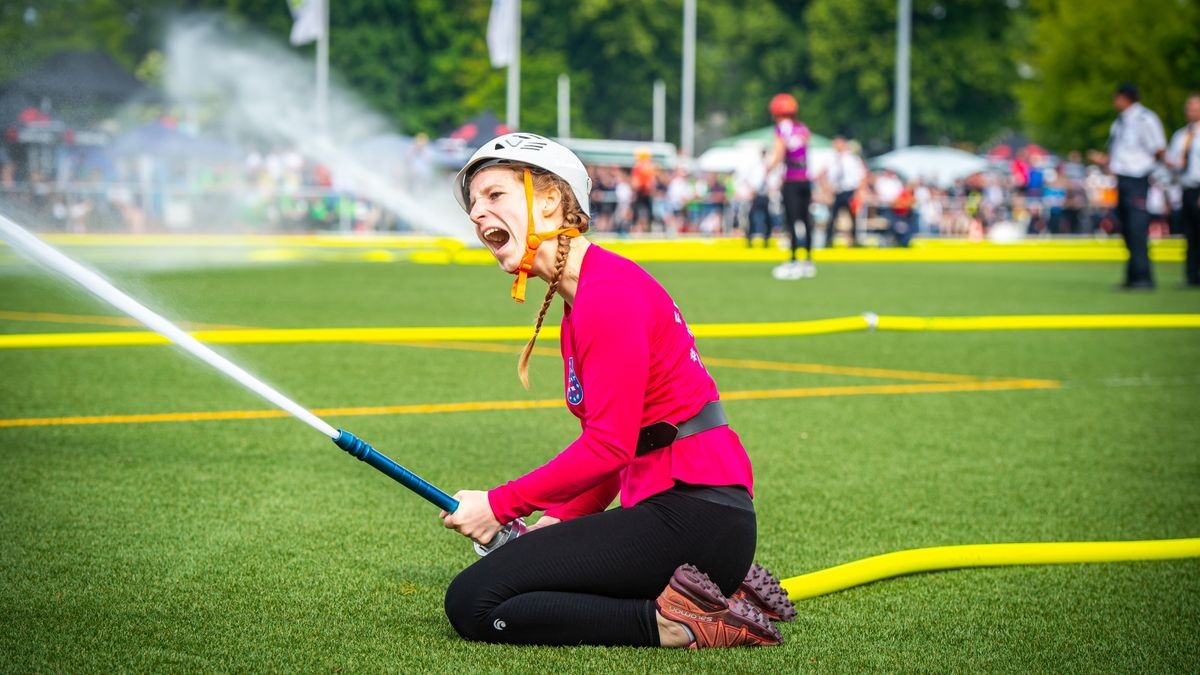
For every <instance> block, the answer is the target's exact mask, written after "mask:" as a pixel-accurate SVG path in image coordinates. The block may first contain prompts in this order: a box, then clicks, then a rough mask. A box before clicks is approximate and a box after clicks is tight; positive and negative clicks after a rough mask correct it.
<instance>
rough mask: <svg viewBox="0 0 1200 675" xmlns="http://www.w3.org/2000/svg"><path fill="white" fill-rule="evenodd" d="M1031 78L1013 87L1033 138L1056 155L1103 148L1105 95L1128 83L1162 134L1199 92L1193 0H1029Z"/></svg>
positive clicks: (1108, 107)
mask: <svg viewBox="0 0 1200 675" xmlns="http://www.w3.org/2000/svg"><path fill="white" fill-rule="evenodd" d="M1034 10H1035V12H1036V19H1035V24H1034V28H1033V31H1032V36H1031V40H1030V45H1031V50H1030V52H1029V55H1028V66H1029V67H1030V70H1031V77H1030V79H1028V80H1027V81H1025V82H1023V83H1021V84H1020V85H1019V86H1018V87H1017V88H1016V92H1017V96H1018V97H1019V100H1020V102H1021V110H1022V116H1023V118H1024V120H1025V121H1026V122H1027V123H1028V126H1029V129H1030V131H1031V133H1032V135H1033V136H1034V137H1035V138H1037V139H1038V140H1040V141H1042V142H1043V143H1045V144H1046V145H1048V146H1049V147H1052V148H1055V149H1058V150H1064V151H1065V150H1070V149H1081V148H1102V147H1103V145H1104V143H1105V141H1106V139H1107V137H1108V128H1109V124H1111V122H1112V119H1113V116H1114V112H1113V109H1112V103H1111V101H1112V93H1113V90H1114V89H1116V87H1117V85H1118V84H1119V83H1121V82H1125V81H1128V82H1133V83H1135V84H1137V86H1138V88H1139V89H1140V90H1141V94H1142V102H1143V103H1144V104H1145V105H1146V106H1147V107H1149V108H1150V109H1151V110H1154V111H1155V112H1157V113H1158V114H1159V115H1160V116H1162V118H1163V124H1164V126H1166V127H1167V132H1168V134H1169V133H1170V130H1171V128H1174V127H1177V126H1180V125H1182V124H1183V102H1184V99H1185V98H1186V97H1187V93H1188V91H1194V90H1196V89H1197V88H1200V32H1198V29H1200V3H1197V2H1196V0H1136V1H1135V0H1108V1H1107V2H1091V1H1089V0H1036V1H1035V2H1034Z"/></svg>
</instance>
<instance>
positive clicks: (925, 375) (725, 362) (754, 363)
mask: <svg viewBox="0 0 1200 675" xmlns="http://www.w3.org/2000/svg"><path fill="white" fill-rule="evenodd" d="M704 363H705V364H706V365H709V366H723V367H726V368H745V369H749V370H773V371H780V372H789V373H810V374H814V375H849V376H851V377H877V378H882V379H894V380H918V381H922V382H978V381H979V379H980V378H978V377H975V376H972V375H953V374H950V373H931V372H925V371H919V370H892V369H889V368H858V367H854V366H830V365H825V364H821V363H788V362H785V361H759V360H756V359H724V358H720V357H713V356H706V357H704Z"/></svg>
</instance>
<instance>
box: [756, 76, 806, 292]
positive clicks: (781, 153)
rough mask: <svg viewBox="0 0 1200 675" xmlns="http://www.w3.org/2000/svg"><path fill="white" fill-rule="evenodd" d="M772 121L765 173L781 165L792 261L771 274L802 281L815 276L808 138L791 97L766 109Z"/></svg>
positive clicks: (782, 97)
mask: <svg viewBox="0 0 1200 675" xmlns="http://www.w3.org/2000/svg"><path fill="white" fill-rule="evenodd" d="M768 108H769V110H770V112H771V117H773V118H774V119H775V150H774V151H773V152H772V154H771V158H770V159H769V160H768V161H767V173H771V172H772V171H774V170H775V167H777V166H779V165H780V164H783V165H784V174H783V221H784V227H785V228H786V229H787V233H788V237H789V243H790V245H791V251H792V258H791V260H790V261H789V262H786V263H784V264H782V265H780V266H779V267H776V268H775V270H774V272H773V274H774V276H775V278H776V279H803V278H809V277H815V276H816V275H817V268H816V265H814V264H813V260H812V243H813V227H812V215H810V213H809V207H810V206H811V205H812V181H811V180H809V175H808V142H809V139H810V138H811V137H812V134H811V133H810V132H809V130H808V127H807V126H805V125H804V123H803V122H801V121H800V120H798V119H796V113H797V112H798V111H799V109H800V106H799V104H797V103H796V98H795V97H794V96H792V95H791V94H778V95H776V96H775V98H773V99H771V105H770V106H768ZM797 220H799V221H801V222H803V223H804V249H805V258H804V260H796V249H798V248H800V244H799V240H798V237H797V233H796V221H797Z"/></svg>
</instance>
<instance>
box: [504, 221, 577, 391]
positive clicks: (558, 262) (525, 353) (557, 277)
mask: <svg viewBox="0 0 1200 675" xmlns="http://www.w3.org/2000/svg"><path fill="white" fill-rule="evenodd" d="M570 252H571V238H570V237H568V236H566V235H563V234H560V235H558V255H557V257H556V258H555V259H554V277H553V278H552V279H551V280H550V287H549V288H547V289H546V299H545V300H543V301H542V308H541V310H539V311H538V315H537V322H536V323H535V324H534V325H533V337H531V338H529V342H528V343H526V344H525V348H524V349H522V350H521V359H520V361H518V362H517V377H519V378H521V384H522V385H524V386H525V388H526V389H529V357H530V356H532V355H533V345H534V343H535V342H537V337H538V333H539V332H540V331H541V330H542V321H543V320H545V318H546V310H548V309H550V303H551V302H552V301H553V300H554V294H555V292H557V291H558V282H560V281H562V276H563V270H564V269H566V267H567V254H568V253H570Z"/></svg>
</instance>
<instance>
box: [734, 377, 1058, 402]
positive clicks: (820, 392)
mask: <svg viewBox="0 0 1200 675" xmlns="http://www.w3.org/2000/svg"><path fill="white" fill-rule="evenodd" d="M1060 387H1062V382H1059V381H1057V380H1024V379H1021V380H987V381H984V382H932V383H928V384H865V385H846V386H836V387H802V388H799V389H768V390H761V391H733V392H728V393H725V394H722V395H721V398H722V400H726V401H750V400H762V399H775V398H820V397H827V396H867V395H892V394H944V393H952V392H964V391H1013V390H1020V389H1058V388H1060Z"/></svg>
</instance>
